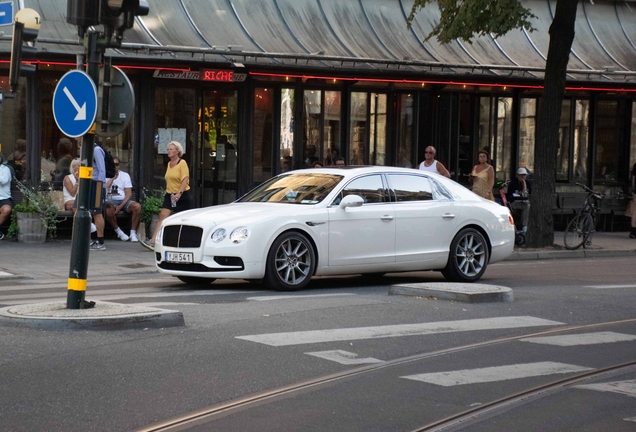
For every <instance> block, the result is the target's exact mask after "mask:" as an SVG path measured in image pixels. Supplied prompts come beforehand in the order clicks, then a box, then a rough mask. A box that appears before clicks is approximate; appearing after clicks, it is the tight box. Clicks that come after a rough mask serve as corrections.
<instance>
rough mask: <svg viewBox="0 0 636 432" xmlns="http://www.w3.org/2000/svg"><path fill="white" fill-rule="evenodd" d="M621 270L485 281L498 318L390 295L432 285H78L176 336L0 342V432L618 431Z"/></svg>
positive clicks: (154, 332) (31, 293) (623, 380)
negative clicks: (175, 324) (277, 288)
mask: <svg viewBox="0 0 636 432" xmlns="http://www.w3.org/2000/svg"><path fill="white" fill-rule="evenodd" d="M634 264H635V261H634V258H620V259H619V258H611V259H578V260H553V261H545V262H541V261H523V262H504V263H500V264H496V265H493V266H491V267H489V269H488V271H487V273H486V275H485V277H484V278H483V279H482V280H481V281H480V282H481V283H485V284H493V285H502V286H508V287H511V288H513V289H514V295H515V301H514V302H512V303H496V304H466V303H458V302H451V301H446V300H437V299H434V298H418V297H404V296H388V295H387V292H388V287H389V286H390V285H391V284H395V283H402V282H424V281H426V282H435V281H440V282H443V281H444V279H443V278H442V276H441V275H440V274H438V273H416V274H406V275H389V276H386V277H383V278H375V279H369V278H361V277H347V278H316V279H315V280H313V281H312V283H311V284H310V287H309V289H308V290H305V291H302V292H297V293H278V292H271V291H267V290H264V289H263V288H262V287H261V286H259V285H253V284H248V283H241V282H233V283H229V284H222V283H219V282H220V281H217V282H215V283H214V284H212V285H209V286H203V287H200V288H197V289H189V288H187V287H185V286H184V285H183V284H181V283H180V282H178V281H176V280H174V279H171V278H166V277H164V276H160V275H156V274H151V275H139V276H128V277H126V278H119V279H110V280H106V279H103V278H100V279H97V280H92V281H90V282H89V291H88V293H87V299H92V298H94V299H104V300H109V301H116V302H121V303H143V304H154V305H160V306H161V307H165V308H174V309H178V310H181V311H182V312H183V313H184V316H185V320H186V323H187V327H184V328H170V329H149V330H128V331H102V332H96V331H39V330H32V329H25V328H11V327H0V362H1V364H0V388H2V389H3V391H2V392H0V430H2V431H65V432H66V431H130V430H158V429H156V428H150V429H148V427H149V426H150V425H153V424H157V423H162V424H163V425H164V426H165V428H164V429H163V430H196V431H211V430H213V431H217V430H218V431H239V430H240V431H248V430H259V431H263V430H265V431H268V430H270V431H274V430H275V431H282V430H303V431H305V430H316V431H324V430H347V431H374V430H377V431H387V430H396V431H411V430H467V431H510V430H515V431H536V430H542V431H570V430H571V431H623V430H625V431H628V430H630V431H632V430H634V429H635V428H636V424H635V422H636V405H634V403H633V400H634V399H633V398H634V396H636V367H635V366H634V365H633V362H635V361H636V314H634V307H633V305H634V304H636V303H635V300H636V278H635V277H634V275H635V274H636V272H635V271H634ZM22 283H23V282H21V281H12V282H10V283H9V282H3V283H1V284H0V306H2V305H9V304H19V303H27V302H34V301H49V300H51V299H61V298H65V297H64V296H65V292H64V289H65V281H54V280H51V281H47V282H46V283H45V282H44V281H40V282H38V284H36V285H34V284H33V282H31V283H30V284H27V283H26V282H24V285H22ZM60 288H62V289H60ZM407 325H408V326H407ZM621 365H622V366H621ZM563 380H566V381H563ZM608 383H609V384H608ZM531 389H534V391H535V393H528V391H529V390H531ZM192 413H197V414H198V416H192ZM453 416H456V417H455V418H453ZM178 418H180V419H181V420H184V419H188V421H189V423H187V424H185V425H184V424H181V423H178V422H175V421H173V419H178ZM444 419H446V420H444ZM440 421H442V423H440V424H438V425H437V426H433V425H434V424H435V423H436V422H440ZM454 422H456V423H454ZM457 422H459V423H457ZM427 427H429V429H426V428H427ZM435 428H437V429H435Z"/></svg>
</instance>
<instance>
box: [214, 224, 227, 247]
mask: <svg viewBox="0 0 636 432" xmlns="http://www.w3.org/2000/svg"><path fill="white" fill-rule="evenodd" d="M225 237H227V231H225V228H219V229H218V230H216V231H214V232H213V233H212V237H211V238H212V241H213V242H214V243H218V242H221V241H223V240H224V239H225Z"/></svg>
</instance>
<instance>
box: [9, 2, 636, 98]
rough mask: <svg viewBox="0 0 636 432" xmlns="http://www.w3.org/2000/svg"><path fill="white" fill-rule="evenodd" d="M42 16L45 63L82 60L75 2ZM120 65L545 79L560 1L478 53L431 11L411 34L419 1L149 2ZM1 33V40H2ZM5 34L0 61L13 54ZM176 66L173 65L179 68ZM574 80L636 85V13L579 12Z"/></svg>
mask: <svg viewBox="0 0 636 432" xmlns="http://www.w3.org/2000/svg"><path fill="white" fill-rule="evenodd" d="M13 3H14V11H17V10H18V8H19V5H20V4H22V3H23V4H24V7H28V8H33V9H35V10H37V11H38V12H39V13H40V16H41V18H42V27H41V29H40V33H39V37H38V43H37V46H38V48H39V50H40V52H41V55H42V56H43V57H45V56H46V57H51V56H69V55H73V56H74V55H75V54H77V53H82V52H83V47H82V46H80V45H79V43H78V42H77V30H76V28H75V27H74V26H72V25H70V24H68V23H66V3H67V0H20V1H19V0H14V1H13ZM149 4H150V14H149V15H148V16H145V17H137V19H136V23H135V27H134V29H132V30H129V31H126V32H125V36H124V44H123V46H122V48H121V49H118V50H109V52H108V54H109V55H112V56H114V57H124V56H125V57H126V58H127V59H138V60H139V61H143V62H144V64H158V62H162V63H164V64H165V62H166V61H170V62H171V65H175V64H179V63H181V64H183V65H184V66H186V65H187V67H191V66H192V65H193V64H194V65H195V67H196V65H197V64H198V65H199V66H198V67H214V66H215V64H219V63H222V64H224V65H227V64H228V63H237V62H239V63H242V64H243V65H245V66H246V67H250V66H251V67H263V66H266V67H268V68H275V69H280V70H281V71H285V70H289V69H293V70H303V69H306V70H307V71H309V70H311V71H312V73H322V74H334V73H342V72H345V71H346V72H353V71H357V72H359V73H362V72H366V73H369V74H372V75H375V74H377V75H380V76H384V77H386V76H387V74H390V76H391V77H392V78H405V79H422V80H425V79H426V78H427V77H430V76H440V75H447V76H451V77H455V78H457V77H470V76H475V75H479V76H485V77H490V78H516V79H524V80H530V81H532V80H541V79H542V77H543V68H544V67H545V59H546V56H547V51H548V45H549V34H548V29H549V27H550V24H551V23H552V18H553V14H554V8H555V2H551V1H549V0H525V1H523V4H524V6H526V7H529V8H530V9H531V10H532V12H533V13H534V14H535V15H536V16H537V17H538V19H536V20H534V22H533V25H534V27H535V28H536V29H537V30H536V31H535V32H532V33H529V32H527V31H525V30H515V31H512V32H510V33H509V34H507V35H506V36H504V37H500V38H497V39H495V38H493V37H491V36H486V37H478V38H476V39H475V40H474V42H473V43H472V44H469V43H466V42H462V41H454V42H452V43H449V44H445V45H441V44H439V43H438V42H437V41H436V40H434V39H432V40H429V41H426V42H424V39H425V38H426V36H427V35H428V34H429V33H430V31H431V30H432V29H433V26H434V25H435V23H436V22H438V21H439V10H438V8H437V6H436V5H429V6H427V7H426V8H425V9H423V10H421V11H420V12H419V13H418V15H417V16H416V20H415V21H414V23H413V26H412V28H411V29H407V27H406V16H407V15H408V13H409V12H410V9H411V5H412V1H411V0H348V1H342V0H149ZM2 29H3V28H2V27H0V31H2ZM10 38H11V27H10V26H5V27H4V36H3V37H2V38H0V54H1V53H4V54H5V55H6V54H7V53H8V52H9V51H10V43H9V42H10ZM173 61H174V62H175V63H172V62H173ZM568 79H569V80H570V81H583V82H601V83H608V84H610V83H611V84H620V85H625V84H630V85H634V86H636V4H635V3H633V2H625V1H623V2H618V1H617V2H613V1H612V2H609V1H603V0H600V1H599V0H597V1H595V2H594V4H592V3H591V2H587V1H582V2H580V3H579V9H578V16H577V21H576V37H575V40H574V43H573V46H572V51H571V55H570V62H569V64H568Z"/></svg>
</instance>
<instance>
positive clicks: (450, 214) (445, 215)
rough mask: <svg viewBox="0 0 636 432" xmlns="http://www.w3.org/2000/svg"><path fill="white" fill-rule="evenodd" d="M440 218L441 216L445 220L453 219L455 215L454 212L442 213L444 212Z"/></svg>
mask: <svg viewBox="0 0 636 432" xmlns="http://www.w3.org/2000/svg"><path fill="white" fill-rule="evenodd" d="M442 218H443V219H446V220H451V219H455V215H454V214H452V213H444V214H443V215H442Z"/></svg>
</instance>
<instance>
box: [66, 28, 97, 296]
mask: <svg viewBox="0 0 636 432" xmlns="http://www.w3.org/2000/svg"><path fill="white" fill-rule="evenodd" d="M98 37H99V34H98V33H97V32H95V31H90V32H89V33H88V35H87V38H88V76H89V77H90V78H91V79H92V80H93V82H98V80H99V65H100V63H101V57H102V51H101V48H100V47H98V45H97V39H98ZM79 67H80V65H79V64H78V68H79ZM94 146H95V127H94V126H93V128H92V129H91V130H90V131H89V132H88V133H87V134H85V135H84V138H83V141H82V152H81V156H80V159H81V166H80V179H79V191H78V193H77V194H78V195H77V212H76V213H75V217H74V218H73V237H72V245H71V265H70V269H69V275H68V292H67V296H66V308H67V309H80V308H82V307H86V305H87V303H86V302H85V296H86V281H87V276H88V258H89V253H90V236H91V220H92V217H91V214H90V211H89V209H90V193H91V183H92V179H93V153H94Z"/></svg>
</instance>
